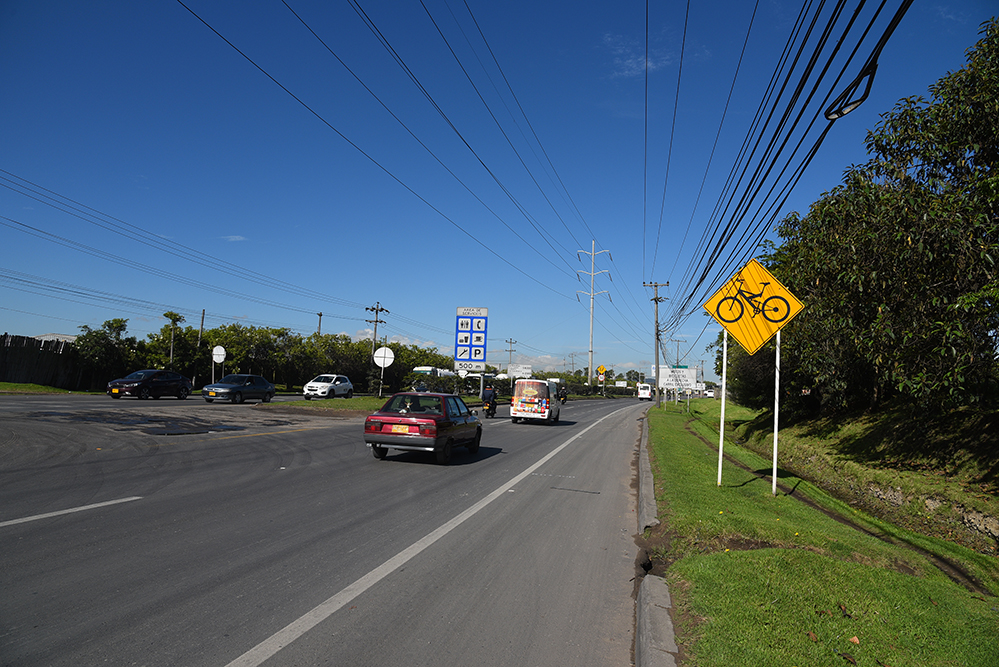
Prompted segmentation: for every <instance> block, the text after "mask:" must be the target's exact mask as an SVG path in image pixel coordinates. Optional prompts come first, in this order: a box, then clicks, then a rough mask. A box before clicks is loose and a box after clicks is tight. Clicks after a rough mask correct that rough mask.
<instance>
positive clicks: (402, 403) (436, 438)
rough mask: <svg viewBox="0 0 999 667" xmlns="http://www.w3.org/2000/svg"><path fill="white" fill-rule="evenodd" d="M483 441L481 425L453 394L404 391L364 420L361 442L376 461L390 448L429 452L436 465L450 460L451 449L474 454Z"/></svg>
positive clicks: (474, 415) (473, 414)
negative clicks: (462, 448) (460, 448)
mask: <svg viewBox="0 0 999 667" xmlns="http://www.w3.org/2000/svg"><path fill="white" fill-rule="evenodd" d="M481 439H482V422H480V421H479V418H478V417H477V416H476V414H475V413H474V412H472V411H471V410H469V409H468V406H466V405H465V402H464V401H462V400H461V398H460V397H458V396H455V395H453V394H429V393H424V392H403V393H401V394H395V395H394V396H392V398H390V399H389V400H388V401H387V402H386V403H385V405H383V406H382V407H381V409H380V410H378V412H376V413H374V414H372V415H369V416H368V417H367V418H366V419H365V420H364V442H365V444H366V445H367V446H368V447H370V448H371V454H372V455H373V456H374V457H375V458H376V459H383V458H385V455H386V454H388V450H389V449H401V450H404V451H415V452H432V453H433V454H435V455H436V457H437V462H438V463H441V464H446V463H448V462H449V461H450V460H451V450H452V449H453V448H454V447H456V446H457V447H461V446H464V447H468V451H469V452H471V453H472V454H475V453H476V452H478V451H479V441H480V440H481Z"/></svg>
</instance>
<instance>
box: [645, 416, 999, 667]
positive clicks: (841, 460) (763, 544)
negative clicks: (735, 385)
mask: <svg viewBox="0 0 999 667" xmlns="http://www.w3.org/2000/svg"><path fill="white" fill-rule="evenodd" d="M691 408H692V414H690V415H688V414H685V413H681V412H679V411H678V410H677V408H676V407H674V406H672V405H669V404H667V406H665V408H664V409H663V410H656V409H655V408H652V409H651V410H650V413H649V422H650V449H651V454H652V465H653V469H654V473H655V480H656V499H657V502H658V505H659V515H660V518H661V519H662V520H663V521H664V526H663V528H664V531H663V532H664V535H663V536H662V537H663V538H664V541H663V542H662V543H661V544H662V546H660V547H659V548H658V549H655V550H654V551H653V553H652V554H650V555H651V556H652V557H653V558H654V559H655V560H657V561H658V565H659V567H666V571H665V576H666V579H667V581H668V582H669V583H670V588H671V591H672V593H673V599H674V605H675V611H676V614H675V620H676V631H677V641H678V645H680V646H681V649H682V651H683V654H684V656H685V659H686V660H687V662H686V663H685V664H688V665H696V666H697V667H711V666H716V665H718V666H720V665H725V666H729V665H736V664H739V665H754V666H759V667H764V666H768V665H775V666H776V665H780V666H782V667H787V666H789V665H835V664H849V663H851V662H852V661H856V663H854V664H861V665H864V664H869V665H878V664H880V665H890V666H894V667H898V666H900V665H917V664H918V665H999V644H997V643H996V642H995V641H994V637H995V636H996V634H997V632H999V598H996V597H993V594H994V593H999V560H997V558H996V557H995V556H993V555H988V554H985V553H981V552H979V551H975V550H973V549H969V548H967V547H965V546H962V545H960V544H957V543H956V542H955V541H952V540H947V539H941V538H940V537H933V536H928V535H924V534H921V533H918V532H914V531H911V530H907V529H906V528H904V527H900V526H896V525H894V524H892V523H889V522H888V521H886V520H883V519H879V518H875V517H873V516H870V515H867V514H864V513H862V512H860V511H858V510H857V509H856V508H855V507H854V506H852V505H851V504H849V503H846V502H843V501H841V500H837V499H836V498H834V497H833V496H831V495H829V494H828V493H826V492H825V491H823V490H822V489H820V488H819V487H818V486H817V485H815V484H812V483H810V482H808V481H806V480H804V479H801V478H800V477H798V476H796V475H795V474H794V472H792V471H791V470H789V469H788V468H787V467H785V465H784V464H785V461H788V462H789V465H790V462H792V461H798V460H805V461H806V462H807V464H808V466H812V467H809V468H808V469H809V470H818V471H822V473H823V475H824V476H825V478H824V479H823V480H822V481H823V482H824V483H826V484H828V485H829V486H831V487H832V488H834V489H835V488H845V489H849V488H855V489H857V488H866V487H865V484H867V480H868V479H869V478H870V479H875V478H877V479H879V480H880V479H881V478H880V476H881V475H886V476H887V477H886V478H885V479H892V480H894V487H892V488H895V489H896V493H901V491H898V489H905V490H906V492H907V493H914V494H917V495H918V491H917V490H918V489H920V488H922V489H930V488H932V491H933V494H934V496H935V497H937V498H945V497H950V496H954V495H956V496H958V497H960V498H961V499H962V500H964V501H968V496H969V495H975V494H969V493H968V492H967V491H965V489H966V488H967V479H962V480H961V481H965V482H966V484H965V485H964V486H962V485H961V484H960V483H959V482H955V481H948V482H944V481H943V480H944V478H943V477H941V476H939V475H935V474H934V473H933V471H929V470H923V471H914V470H901V469H896V470H894V471H892V470H891V469H888V468H882V469H877V470H875V469H870V468H867V467H865V466H864V465H862V464H861V463H858V462H857V461H856V460H854V459H855V458H856V457H854V456H852V455H851V454H849V453H844V452H843V451H841V450H839V449H837V447H836V445H837V444H838V443H840V442H841V441H842V440H843V438H837V437H836V436H837V435H840V433H839V432H838V431H836V430H834V429H829V428H826V429H825V432H826V436H827V437H826V439H825V441H823V440H822V439H821V438H819V437H818V436H817V433H816V431H815V429H814V426H815V425H814V424H813V425H810V426H808V425H805V426H796V427H792V428H789V429H787V430H786V431H785V430H782V431H781V434H780V439H779V448H780V452H781V454H780V456H779V462H780V467H779V472H778V480H779V483H780V484H781V486H782V487H783V488H782V489H779V490H778V494H777V496H773V495H772V494H771V483H770V480H769V479H767V478H765V477H763V476H762V475H769V472H770V469H771V461H770V458H769V449H770V447H772V432H770V433H767V432H766V429H765V428H764V427H763V425H762V420H761V421H757V422H754V421H753V420H754V419H755V418H756V417H758V415H756V414H754V413H750V412H749V411H746V410H743V409H740V408H738V407H735V406H732V405H731V404H730V405H729V406H728V408H727V409H726V413H727V414H726V417H727V421H728V422H729V423H730V424H735V425H736V428H735V430H733V431H731V432H730V433H727V438H726V445H725V453H726V455H730V456H732V457H734V458H735V459H736V460H737V461H738V463H741V464H742V466H744V467H740V465H737V463H736V462H733V461H729V460H726V461H725V463H724V465H723V473H722V484H721V486H720V487H719V486H717V485H716V481H717V465H718V453H717V449H715V448H716V447H717V442H718V434H717V420H718V413H719V407H718V403H717V402H715V401H710V400H705V401H695V402H692V404H691ZM712 422H713V423H712ZM848 432H851V431H850V429H848ZM740 437H741V438H743V439H745V440H746V441H747V444H749V445H750V446H752V447H756V448H758V449H760V450H761V451H765V452H767V456H766V457H763V456H760V455H759V454H757V453H756V452H754V451H752V450H751V449H749V448H747V447H742V446H738V445H737V444H736V443H735V441H734V440H735V438H740ZM846 440H847V441H849V442H854V441H853V439H852V438H851V437H848V438H846ZM805 452H807V454H805ZM802 457H804V459H802ZM848 463H849V464H850V465H847V464H848ZM853 466H858V468H857V469H854V468H853ZM862 469H863V470H862ZM964 474H965V475H970V474H971V473H970V470H969V469H965V470H964ZM868 476H870V477H868ZM833 477H837V479H835V480H833V479H831V478H833ZM910 477H912V478H914V479H909V478H910ZM944 487H946V488H947V491H943V489H944ZM885 488H888V487H887V486H885ZM977 495H979V496H983V497H979V498H975V501H976V503H979V504H984V505H986V506H989V505H992V503H994V502H995V501H994V500H992V499H991V498H990V499H986V497H989V494H984V493H979V494H977ZM802 499H806V500H808V501H810V502H811V503H812V504H809V503H806V502H803V501H802ZM884 504H885V505H887V506H890V507H893V506H892V503H891V502H884ZM814 505H818V506H819V508H822V509H825V510H826V512H824V511H822V510H821V509H819V508H816V507H815V506H814ZM941 507H942V505H941ZM924 508H925V504H924ZM895 509H898V508H895ZM938 510H939V508H938ZM892 511H894V509H892V510H889V511H888V513H889V514H891V512H892ZM926 511H927V510H926V509H924V512H926ZM940 511H943V510H940ZM829 513H832V514H837V515H839V516H840V517H842V518H845V519H846V521H847V522H848V523H844V522H842V521H838V520H836V519H835V518H833V517H832V516H830V515H829ZM992 514H996V511H995V510H994V509H993V510H992ZM944 519H947V516H946V512H945V516H944ZM934 525H936V524H934ZM928 532H934V531H928ZM937 532H938V531H937ZM876 536H880V538H881V539H879V537H876ZM652 537H653V538H655V536H652ZM653 541H655V540H654V539H653ZM971 541H972V542H973V541H974V540H971ZM943 560H946V561H948V562H950V563H952V564H954V565H956V566H957V568H956V569H957V570H959V571H962V572H964V573H965V574H967V575H968V576H969V577H970V579H969V580H968V581H966V582H965V583H966V584H967V585H962V584H960V583H956V582H955V581H954V580H952V578H951V577H950V576H948V574H945V573H944V571H942V570H941V569H940V567H938V566H937V565H936V564H935V562H936V563H941V562H943ZM952 574H954V573H953V572H952ZM955 576H956V575H955ZM958 578H959V579H960V578H961V577H960V576H958ZM968 586H970V588H969V587H968ZM841 660H844V661H846V662H840V661H841Z"/></svg>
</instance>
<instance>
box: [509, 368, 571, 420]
mask: <svg viewBox="0 0 999 667" xmlns="http://www.w3.org/2000/svg"><path fill="white" fill-rule="evenodd" d="M560 408H561V403H559V400H558V383H557V382H553V381H551V380H524V379H521V380H517V383H516V385H514V388H513V398H512V399H511V400H510V421H512V422H513V423H515V424H516V423H517V422H519V421H520V420H521V419H523V420H525V421H526V420H528V419H531V420H539V421H544V422H546V423H548V424H557V423H558V419H559V416H560V412H561V411H560Z"/></svg>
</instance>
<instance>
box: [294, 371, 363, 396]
mask: <svg viewBox="0 0 999 667" xmlns="http://www.w3.org/2000/svg"><path fill="white" fill-rule="evenodd" d="M302 393H303V394H304V395H305V400H307V401H308V400H310V399H313V398H336V397H337V396H342V397H343V398H353V396H354V385H352V384H351V383H350V380H349V379H347V376H346V375H334V374H325V375H317V376H316V377H315V378H313V380H312V381H311V382H309V383H307V384H306V385H305V388H304V389H303V390H302Z"/></svg>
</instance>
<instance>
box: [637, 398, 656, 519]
mask: <svg viewBox="0 0 999 667" xmlns="http://www.w3.org/2000/svg"><path fill="white" fill-rule="evenodd" d="M650 409H651V408H650ZM658 514H659V512H658V510H657V508H656V492H655V480H654V479H653V478H652V464H651V463H649V411H648V410H646V411H645V421H644V422H643V424H642V442H641V445H640V449H639V453H638V532H640V533H644V532H645V529H646V528H651V527H653V526H658V525H659V516H658Z"/></svg>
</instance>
